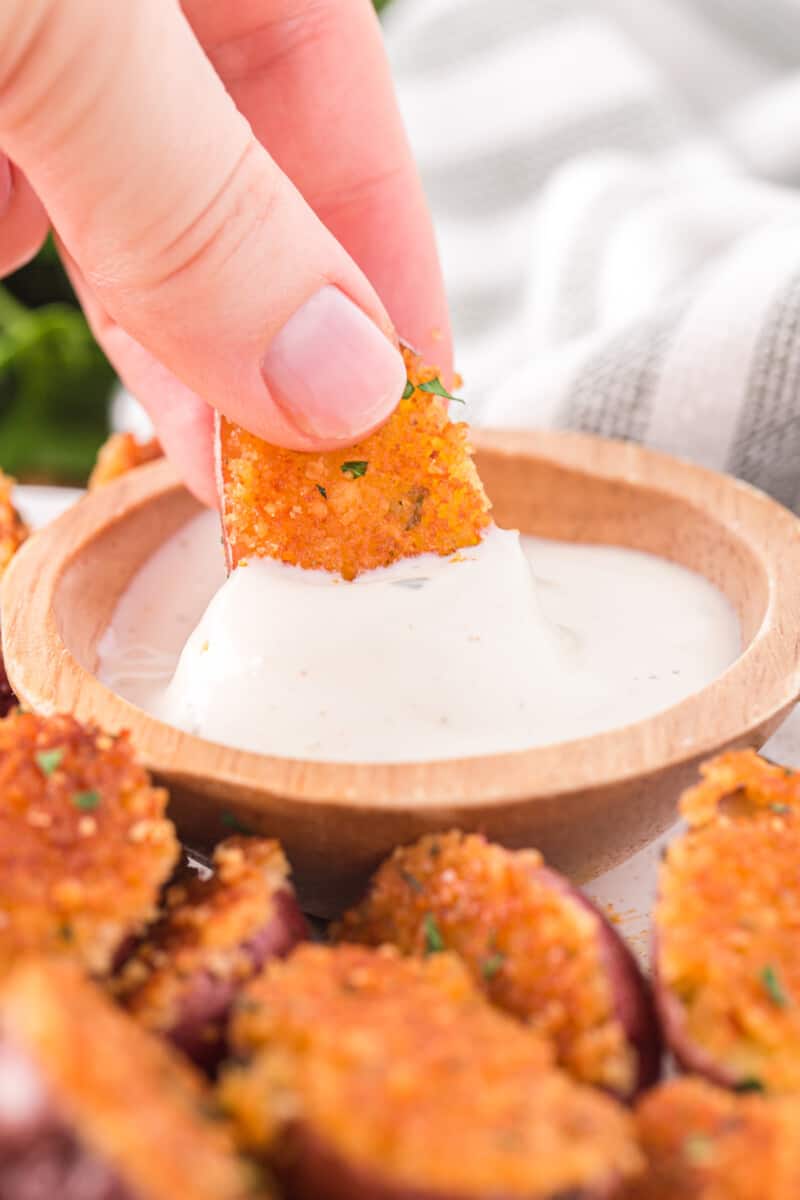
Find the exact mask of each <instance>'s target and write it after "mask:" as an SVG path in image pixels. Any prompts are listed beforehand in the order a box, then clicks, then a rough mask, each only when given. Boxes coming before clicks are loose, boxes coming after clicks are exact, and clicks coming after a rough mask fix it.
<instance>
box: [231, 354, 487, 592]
mask: <svg viewBox="0 0 800 1200" xmlns="http://www.w3.org/2000/svg"><path fill="white" fill-rule="evenodd" d="M404 355H405V359H406V367H407V370H408V378H409V384H410V385H413V387H412V386H409V388H407V389H406V390H407V392H409V393H410V394H408V395H405V396H404V398H403V399H401V400H400V403H399V405H398V407H397V408H396V410H395V412H394V413H393V414H392V416H391V417H390V418H389V420H388V421H387V422H386V424H385V425H384V426H383V427H382V428H381V429H379V430H377V431H376V432H375V433H372V434H370V435H369V437H367V438H365V439H364V441H362V442H359V443H358V445H356V446H351V447H349V448H348V449H347V450H334V451H330V452H328V453H324V454H308V453H302V452H300V451H296V450H283V449H280V448H279V447H277V446H270V445H267V443H266V442H262V441H261V440H260V439H259V438H257V437H254V436H253V434H251V433H247V432H246V431H245V430H244V429H241V428H240V427H239V426H237V425H233V424H231V422H229V421H227V420H225V419H222V420H221V424H220V431H219V447H218V450H219V468H220V471H219V473H220V488H221V493H222V513H223V529H224V534H225V540H226V547H227V553H228V557H229V565H230V566H232V567H234V566H236V565H237V564H238V563H240V562H242V561H244V560H246V559H247V558H251V557H262V558H276V559H279V560H280V561H281V562H286V563H293V564H295V565H296V566H300V567H308V568H321V569H323V570H326V571H334V572H339V573H340V574H341V575H342V576H343V577H344V578H345V579H354V578H355V576H356V575H358V574H359V572H361V571H366V570H368V569H370V568H373V567H386V566H389V564H390V563H393V562H395V561H396V560H397V559H398V558H407V557H412V556H414V555H417V554H424V553H433V554H441V555H447V554H452V553H454V552H455V551H456V550H459V549H461V548H462V547H465V546H474V545H476V544H477V543H478V542H479V541H480V538H481V534H482V532H483V530H484V529H486V527H487V526H488V525H489V523H490V517H489V507H490V505H489V501H488V500H487V498H486V494H485V492H484V490H483V486H482V484H481V481H480V479H479V478H478V474H477V471H476V470H475V466H474V463H473V461H472V457H471V452H470V448H469V442H468V430H467V426H466V425H465V424H463V423H454V422H452V421H451V420H450V418H449V417H448V414H447V406H446V403H445V402H444V401H443V400H442V398H441V397H440V396H438V395H436V394H434V393H432V392H429V391H425V390H422V389H423V388H424V387H425V386H426V385H429V384H430V383H431V381H432V380H436V379H437V372H436V370H435V369H434V368H432V367H424V366H423V365H422V363H421V362H420V360H419V359H418V358H417V356H416V355H415V354H413V353H412V352H411V351H408V350H405V351H404ZM434 386H435V385H434Z"/></svg>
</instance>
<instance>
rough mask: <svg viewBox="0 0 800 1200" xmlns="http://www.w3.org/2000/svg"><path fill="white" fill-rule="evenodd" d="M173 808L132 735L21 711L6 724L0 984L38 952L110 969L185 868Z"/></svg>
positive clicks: (2, 738)
mask: <svg viewBox="0 0 800 1200" xmlns="http://www.w3.org/2000/svg"><path fill="white" fill-rule="evenodd" d="M166 802H167V793H166V792H165V791H164V790H163V788H155V787H153V786H152V785H151V782H150V777H149V775H148V774H147V772H146V771H145V770H144V768H143V767H141V766H139V764H138V763H137V762H136V759H135V758H134V754H133V749H132V747H131V744H130V742H129V740H128V737H127V735H125V734H122V735H120V736H119V737H116V738H115V737H112V736H110V735H109V734H105V733H102V732H100V730H98V729H97V728H95V727H93V726H84V725H81V724H80V723H79V722H78V721H76V720H75V719H74V718H73V717H69V716H53V717H39V716H35V715H34V714H33V713H28V712H22V711H21V710H15V711H14V712H12V713H11V714H10V715H9V716H8V717H6V718H5V720H2V721H0V974H2V973H3V972H5V971H7V970H8V968H9V967H10V966H11V964H12V963H13V962H14V961H15V960H16V959H17V958H18V957H19V956H20V955H21V954H25V953H31V952H42V953H48V954H59V955H68V956H70V957H72V958H74V959H77V960H78V961H79V962H80V963H81V964H82V965H83V966H84V967H85V968H86V969H87V970H89V971H91V972H92V973H95V974H102V973H104V972H106V971H108V970H109V968H110V967H111V965H112V960H113V958H114V955H115V952H116V951H117V950H118V948H119V947H120V946H121V944H122V943H123V942H124V941H125V939H127V938H128V937H130V936H131V935H134V934H137V933H138V932H140V931H141V929H142V928H143V927H144V925H145V924H146V923H147V922H148V921H150V920H151V919H152V917H153V916H154V914H155V911H156V907H157V902H158V895H159V889H160V888H161V885H162V884H163V882H164V881H165V880H166V879H167V877H168V876H169V874H170V872H171V871H172V868H173V866H174V864H175V862H176V859H177V857H178V842H177V840H176V837H175V831H174V829H173V826H172V823H171V822H170V821H168V820H167V819H166V818H165V816H164V809H165V807H166Z"/></svg>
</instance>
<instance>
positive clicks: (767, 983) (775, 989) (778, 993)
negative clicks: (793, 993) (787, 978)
mask: <svg viewBox="0 0 800 1200" xmlns="http://www.w3.org/2000/svg"><path fill="white" fill-rule="evenodd" d="M760 979H761V982H762V984H763V985H764V991H765V992H766V993H767V995H768V996H769V998H770V1000H771V1001H772V1003H773V1004H776V1005H777V1006H778V1008H786V1006H787V1005H788V1003H789V998H788V996H787V995H786V992H785V991H784V990H783V985H782V983H781V981H780V978H779V976H778V970H777V967H773V965H772V963H767V965H766V967H764V969H763V971H762V972H761V975H760Z"/></svg>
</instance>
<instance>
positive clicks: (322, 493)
mask: <svg viewBox="0 0 800 1200" xmlns="http://www.w3.org/2000/svg"><path fill="white" fill-rule="evenodd" d="M317 491H318V492H319V494H320V496H322V499H323V500H327V499H328V493H327V492H326V491H325V488H324V487H323V486H322V484H321V483H318V484H317Z"/></svg>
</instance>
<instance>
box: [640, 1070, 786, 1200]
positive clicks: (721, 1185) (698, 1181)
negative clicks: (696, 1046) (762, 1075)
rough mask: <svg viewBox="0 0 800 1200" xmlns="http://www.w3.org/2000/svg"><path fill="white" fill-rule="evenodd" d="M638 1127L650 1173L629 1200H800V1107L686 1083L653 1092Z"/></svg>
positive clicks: (782, 1099) (699, 1082)
mask: <svg viewBox="0 0 800 1200" xmlns="http://www.w3.org/2000/svg"><path fill="white" fill-rule="evenodd" d="M636 1123H637V1129H638V1133H639V1139H640V1145H641V1147H642V1149H643V1151H644V1153H645V1156H646V1158H647V1161H648V1169H647V1172H646V1174H645V1175H644V1176H642V1177H641V1179H640V1180H639V1181H637V1183H636V1184H635V1185H633V1186H632V1187H631V1189H630V1192H629V1193H628V1194H627V1196H628V1200H796V1198H797V1196H798V1195H800V1102H799V1101H797V1100H796V1099H794V1098H789V1097H779V1098H772V1097H770V1098H765V1097H763V1096H752V1095H749V1096H744V1095H737V1094H736V1093H732V1092H728V1091H725V1090H723V1089H721V1088H717V1087H715V1086H714V1085H713V1084H710V1083H706V1082H704V1081H703V1080H700V1079H692V1078H685V1079H680V1080H675V1081H672V1082H670V1083H666V1084H664V1085H663V1086H661V1087H659V1088H656V1089H655V1090H654V1091H651V1092H649V1093H648V1094H647V1095H646V1096H645V1097H644V1099H643V1100H642V1101H641V1103H640V1104H639V1106H638V1109H637V1112H636Z"/></svg>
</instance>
